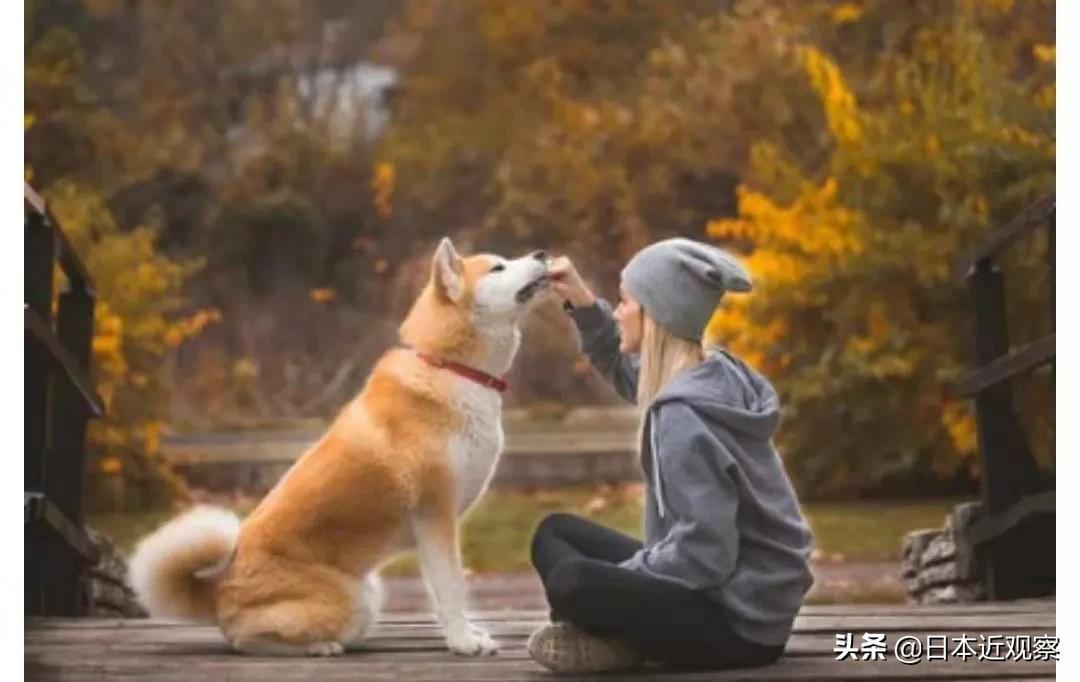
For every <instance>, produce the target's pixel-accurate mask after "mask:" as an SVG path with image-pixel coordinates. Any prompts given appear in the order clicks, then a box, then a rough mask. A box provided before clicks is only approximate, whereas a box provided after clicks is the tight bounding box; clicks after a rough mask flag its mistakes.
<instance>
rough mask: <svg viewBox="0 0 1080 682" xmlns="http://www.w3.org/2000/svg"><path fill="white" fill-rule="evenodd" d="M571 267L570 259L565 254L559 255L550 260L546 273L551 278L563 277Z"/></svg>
mask: <svg viewBox="0 0 1080 682" xmlns="http://www.w3.org/2000/svg"><path fill="white" fill-rule="evenodd" d="M572 269H573V265H571V263H570V259H569V258H567V257H566V256H560V257H558V258H556V259H554V260H553V261H551V264H550V265H549V266H548V275H550V276H551V277H552V279H565V278H566V276H567V275H568V274H570V272H571V270H572Z"/></svg>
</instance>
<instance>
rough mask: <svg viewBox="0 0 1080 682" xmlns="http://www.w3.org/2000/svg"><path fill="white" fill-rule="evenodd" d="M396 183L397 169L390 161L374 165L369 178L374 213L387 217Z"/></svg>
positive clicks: (389, 212) (390, 209) (390, 210)
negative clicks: (372, 173) (373, 171)
mask: <svg viewBox="0 0 1080 682" xmlns="http://www.w3.org/2000/svg"><path fill="white" fill-rule="evenodd" d="M396 183H397V171H396V170H395V169H394V165H393V164H390V163H379V164H376V165H375V174H374V175H373V176H372V178H371V193H372V195H373V197H374V203H375V213H376V214H377V215H378V216H379V217H380V218H388V217H390V214H391V212H392V208H393V206H392V202H393V199H394V186H395V185H396Z"/></svg>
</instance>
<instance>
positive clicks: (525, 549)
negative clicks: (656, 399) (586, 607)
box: [89, 486, 959, 575]
mask: <svg viewBox="0 0 1080 682" xmlns="http://www.w3.org/2000/svg"><path fill="white" fill-rule="evenodd" d="M957 502H959V500H929V501H915V502H842V503H841V502H836V503H812V504H805V505H803V509H804V512H805V513H806V516H807V519H808V520H809V522H810V525H811V527H812V529H813V531H814V538H815V541H816V547H817V549H818V551H819V556H820V557H821V558H824V559H829V560H837V561H841V560H844V561H877V560H889V559H896V558H898V556H899V552H900V539H901V538H902V537H903V535H904V533H906V532H908V531H911V530H915V529H918V528H934V527H940V526H941V525H942V523H943V521H944V518H945V515H946V513H947V512H948V511H949V510H950V509H951V508H952V506H953V505H954V504H956V503H957ZM554 511H565V512H572V513H575V514H580V515H582V516H586V517H588V518H591V519H593V520H595V521H597V522H599V523H602V524H604V525H607V526H610V527H612V528H616V529H619V530H621V531H623V532H625V533H628V534H630V535H633V536H635V537H641V514H642V499H641V488H640V486H600V487H591V488H570V489H556V490H545V491H536V492H523V491H505V490H491V491H489V492H488V493H487V494H486V495H485V496H484V498H483V499H482V500H481V501H480V502H479V503H478V504H477V506H476V507H475V508H474V509H473V510H472V511H471V512H470V513H469V516H468V518H467V519H466V520H465V524H464V527H463V531H462V552H463V553H464V556H465V565H466V566H467V567H468V568H469V569H470V570H472V571H476V572H478V573H486V572H514V571H526V570H529V568H530V567H529V538H530V537H532V533H533V530H534V529H535V528H536V525H537V524H538V523H539V522H540V519H542V518H543V517H544V516H545V515H546V514H548V513H550V512H554ZM170 515H171V514H170V513H168V512H142V513H130V514H99V515H93V516H91V517H90V520H89V523H90V525H91V526H92V527H94V528H96V529H98V530H100V531H102V532H104V533H106V534H107V535H109V536H110V537H112V538H113V540H114V541H115V542H116V543H117V545H118V546H120V547H121V548H122V549H124V550H125V551H130V549H131V548H132V547H133V546H134V544H135V542H136V541H137V540H138V539H139V538H140V537H142V536H143V535H145V534H146V533H148V532H150V531H151V530H153V529H154V528H155V527H157V526H158V525H159V524H160V523H162V522H163V521H164V520H166V519H167V518H168V517H169V516H170ZM383 572H384V573H386V574H391V575H411V574H415V573H416V562H415V557H414V556H413V555H412V553H411V552H410V553H408V554H405V555H403V556H402V557H399V558H398V559H395V560H394V561H393V562H391V563H390V564H389V565H388V566H387V567H386V568H385V569H384V571H383Z"/></svg>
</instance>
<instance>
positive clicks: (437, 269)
mask: <svg viewBox="0 0 1080 682" xmlns="http://www.w3.org/2000/svg"><path fill="white" fill-rule="evenodd" d="M549 285H550V282H549V280H548V276H547V254H545V253H544V252H543V251H533V252H532V253H530V254H528V255H526V256H522V257H521V258H513V259H509V258H503V257H501V256H496V255H493V254H486V253H485V254H477V255H474V256H469V257H467V258H462V257H461V256H460V255H458V252H457V250H456V249H455V248H454V244H453V243H452V242H451V241H450V240H449V239H448V238H445V237H444V238H443V240H442V241H441V242H439V246H438V248H436V249H435V256H434V258H433V259H432V264H431V286H432V288H433V290H434V293H435V295H436V296H437V297H438V298H439V299H440V300H441V301H443V302H445V303H449V304H451V305H454V306H458V307H461V308H462V309H464V310H466V311H468V312H469V313H470V314H471V315H472V317H473V319H474V320H475V321H476V323H478V324H491V323H498V322H500V321H501V322H514V321H516V320H517V319H518V318H520V317H521V316H522V315H523V314H525V313H526V312H528V311H529V310H531V309H532V308H533V307H534V306H535V305H536V304H537V303H538V302H540V301H542V300H544V299H545V297H546V294H547V293H548V292H549V291H550V286H549Z"/></svg>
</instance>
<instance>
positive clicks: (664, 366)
mask: <svg viewBox="0 0 1080 682" xmlns="http://www.w3.org/2000/svg"><path fill="white" fill-rule="evenodd" d="M641 322H642V330H641V353H640V358H641V366H640V369H639V374H638V390H637V404H638V407H639V408H640V409H641V414H642V417H644V415H645V413H646V412H647V411H648V409H649V405H650V404H651V403H652V401H653V399H655V398H656V396H657V395H658V394H659V393H660V391H662V390H663V389H664V386H665V385H666V384H667V382H668V381H670V380H671V378H672V377H673V376H675V375H676V374H678V373H679V372H681V371H682V370H684V369H689V368H691V367H694V366H696V365H697V364H699V363H700V362H701V361H702V360H703V359H704V357H705V353H704V349H703V347H702V344H701V343H698V342H694V341H690V340H688V339H684V338H682V337H680V336H676V335H675V334H672V333H671V332H670V331H668V330H667V328H666V327H664V326H663V325H661V324H660V323H658V322H657V321H656V320H655V319H653V317H652V315H649V313H648V312H647V311H646V310H645V307H644V306H642V308H641Z"/></svg>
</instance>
